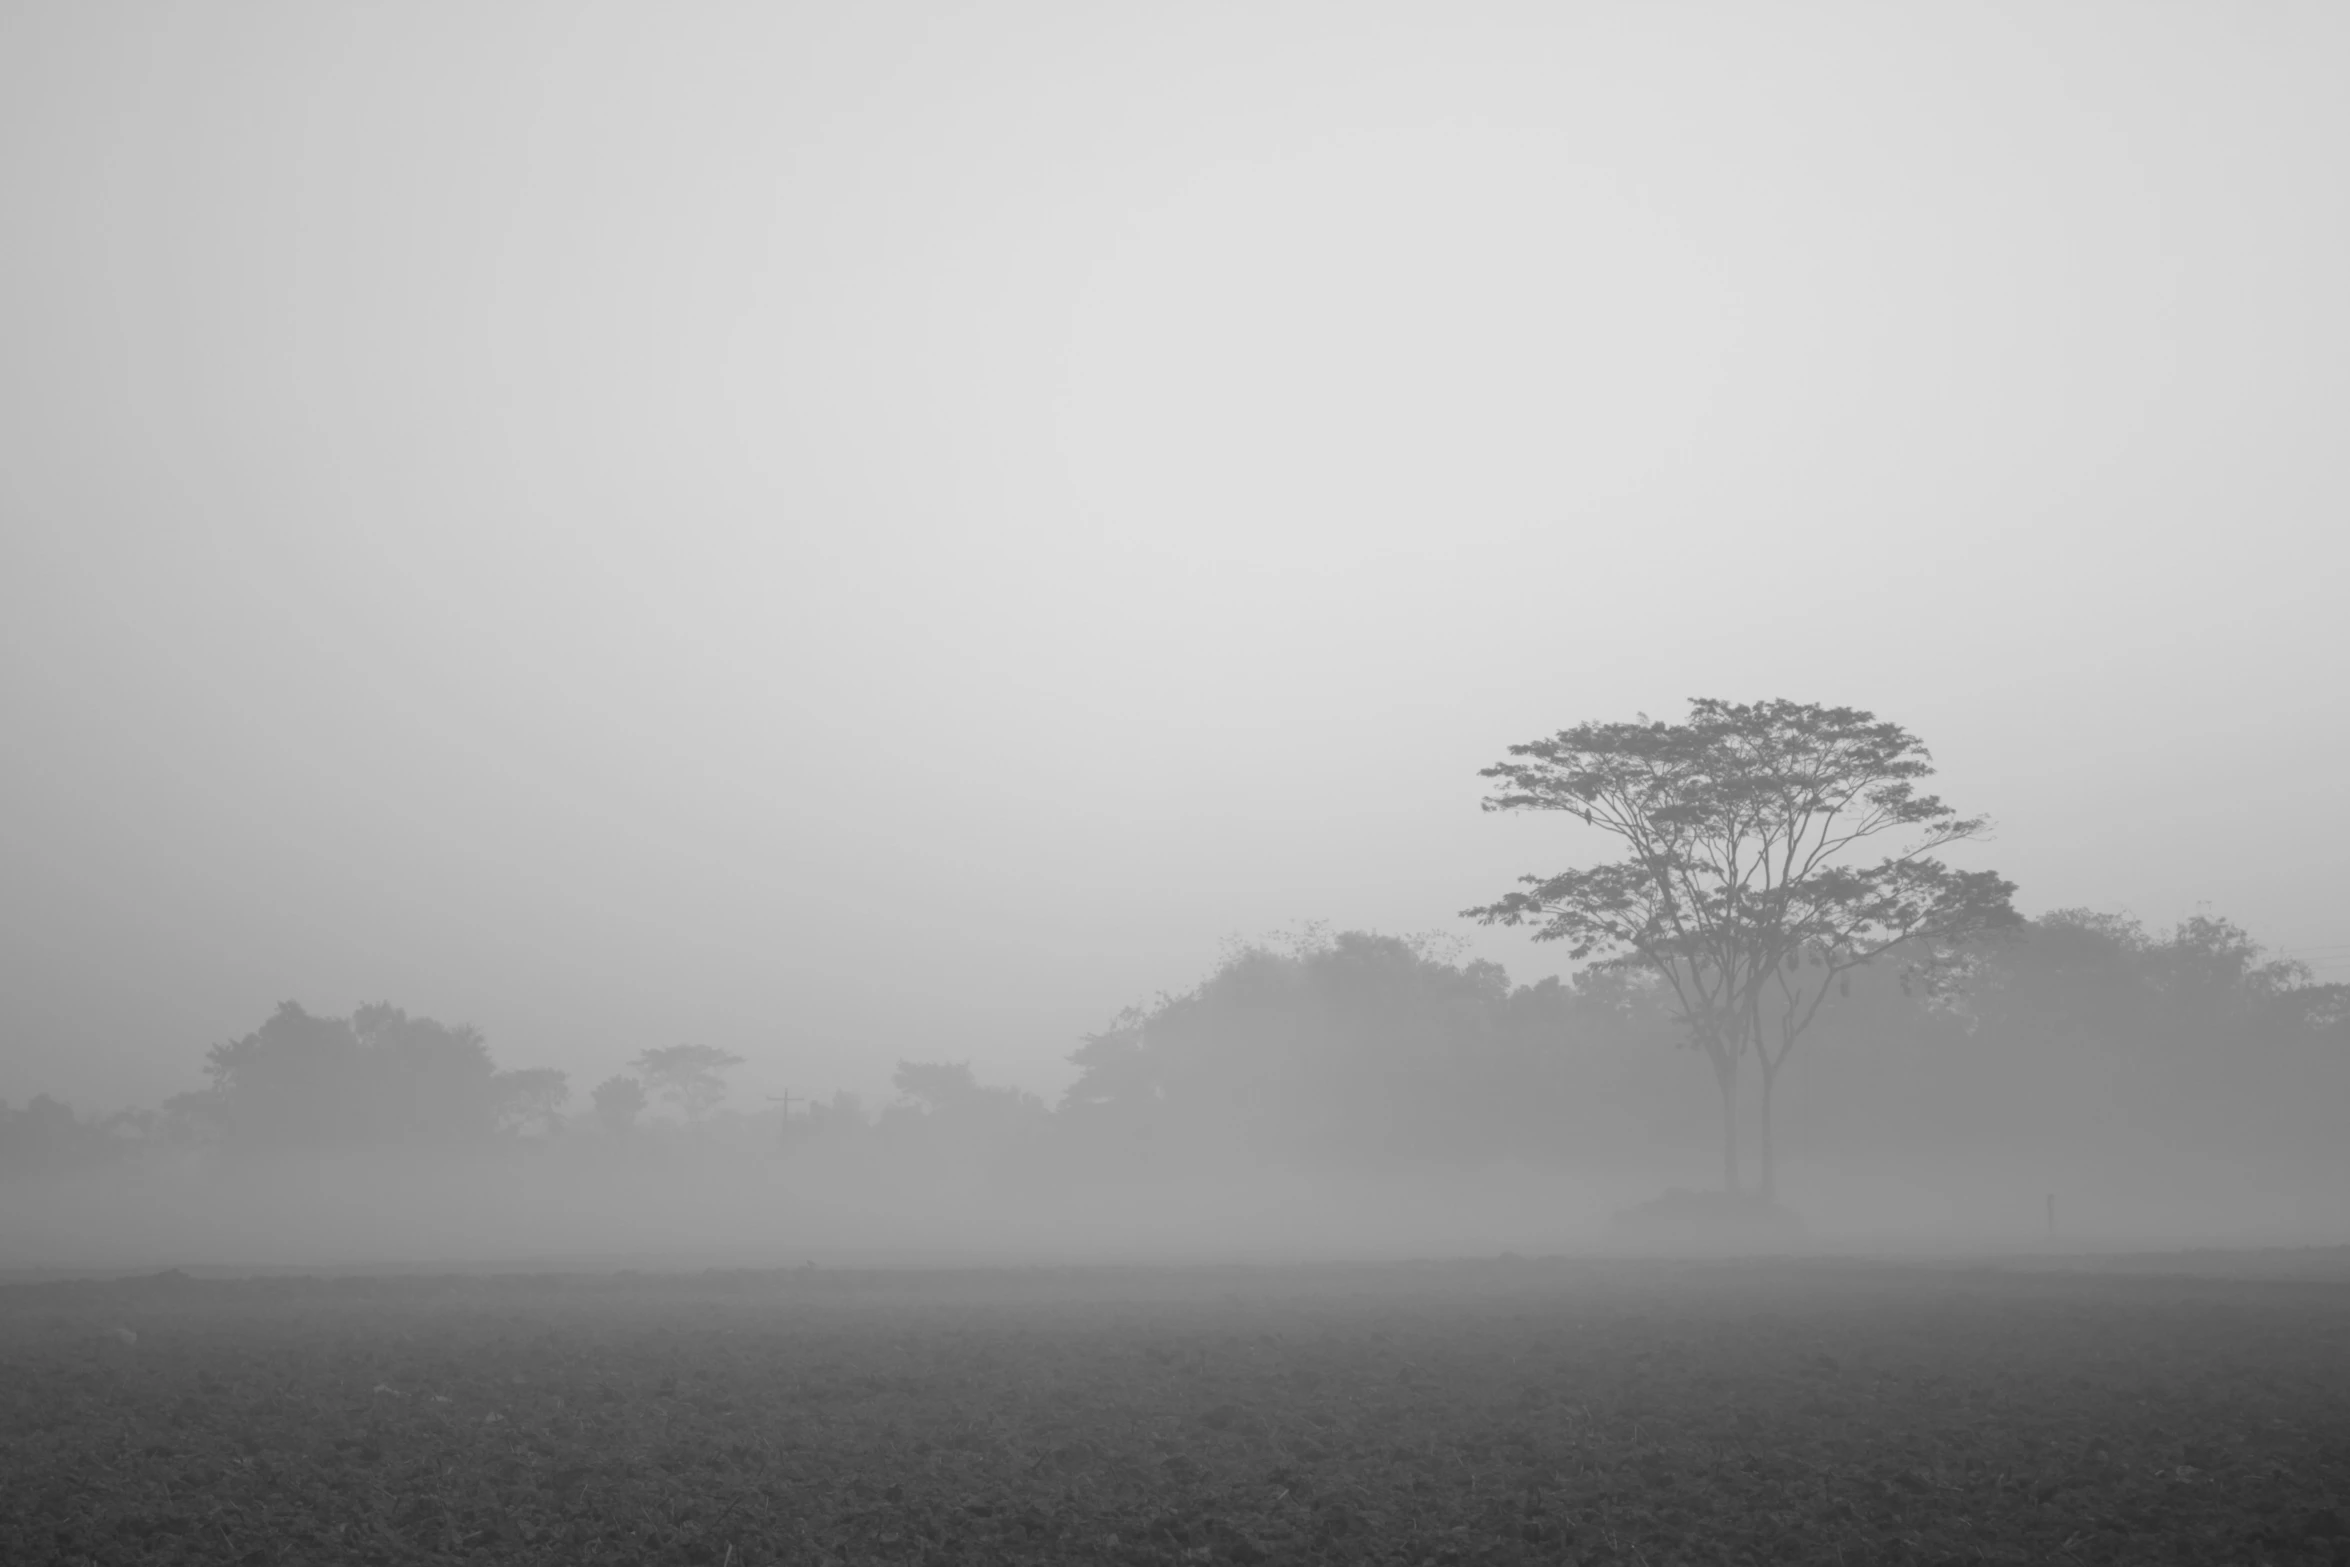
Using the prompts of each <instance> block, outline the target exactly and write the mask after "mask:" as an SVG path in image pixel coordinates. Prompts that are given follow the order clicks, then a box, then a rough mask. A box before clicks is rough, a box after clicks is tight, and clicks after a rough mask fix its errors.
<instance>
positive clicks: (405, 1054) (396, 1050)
mask: <svg viewBox="0 0 2350 1567" xmlns="http://www.w3.org/2000/svg"><path fill="white" fill-rule="evenodd" d="M204 1070H205V1075H206V1076H207V1077H208V1078H209V1079H210V1082H209V1085H208V1086H207V1087H206V1088H205V1089H204V1090H202V1091H201V1092H199V1093H196V1094H192V1095H181V1096H179V1097H177V1098H175V1099H174V1100H173V1101H171V1103H170V1104H169V1105H168V1106H167V1107H166V1112H167V1116H166V1120H167V1125H168V1126H169V1127H170V1128H171V1129H172V1130H173V1131H174V1132H175V1134H178V1133H198V1132H202V1131H205V1130H211V1131H213V1132H215V1133H216V1134H217V1135H218V1136H219V1137H220V1139H221V1140H222V1141H223V1142H225V1143H226V1144H228V1145H229V1146H231V1147H233V1148H238V1149H244V1150H263V1149H272V1148H276V1149H284V1148H329V1147H386V1146H389V1147H449V1146H457V1145H467V1144H479V1143H484V1142H487V1141H489V1140H490V1139H492V1138H493V1137H495V1136H496V1134H497V1132H498V1130H499V1127H500V1125H501V1124H502V1123H503V1122H504V1121H505V1120H507V1119H508V1118H509V1117H510V1115H511V1113H512V1111H513V1110H514V1108H515V1105H516V1101H515V1098H514V1095H515V1094H516V1092H517V1091H518V1085H519V1091H521V1092H523V1093H524V1094H525V1095H526V1096H527V1095H532V1094H535V1095H538V1096H541V1097H542V1098H543V1097H544V1095H545V1094H547V1093H548V1092H549V1091H550V1090H551V1089H552V1088H553V1087H554V1086H555V1084H556V1083H557V1082H559V1080H560V1078H561V1076H562V1074H560V1073H555V1074H553V1076H552V1078H550V1077H549V1075H548V1074H547V1073H545V1072H544V1071H531V1072H521V1073H500V1072H499V1071H498V1069H497V1064H496V1063H495V1062H494V1061H493V1060H492V1059H491V1058H490V1052H489V1046H488V1045H487V1044H486V1043H485V1042H484V1041H483V1039H482V1036H481V1032H480V1031H479V1030H478V1029H475V1028H471V1027H468V1026H465V1025H462V1024H458V1025H450V1024H445V1023H438V1022H435V1021H434V1020H433V1019H431V1018H428V1017H410V1016H409V1015H408V1014H407V1013H406V1012H403V1011H402V1010H400V1009H399V1008H398V1007H395V1006H389V1005H384V1004H380V1003H379V1004H377V1005H373V1006H364V1007H361V1008H359V1010H358V1011H356V1012H354V1013H352V1014H351V1016H350V1017H348V1018H336V1017H318V1016H314V1015H313V1014H311V1013H309V1012H307V1011H305V1010H303V1008H302V1007H301V1006H300V1004H298V1003H296V1002H292V1001H287V1002H282V1003H280V1004H279V1006H278V1009H277V1011H276V1012H275V1013H274V1014H272V1015H271V1017H270V1019H269V1021H267V1022H266V1023H264V1024H262V1025H261V1027H260V1028H258V1029H256V1030H254V1031H253V1032H252V1033H250V1034H247V1035H246V1036H245V1037H244V1038H242V1039H238V1040H233V1041H231V1042H229V1043H227V1044H222V1045H215V1046H213V1047H212V1049H211V1050H210V1051H208V1052H207V1053H206V1056H205V1065H204Z"/></svg>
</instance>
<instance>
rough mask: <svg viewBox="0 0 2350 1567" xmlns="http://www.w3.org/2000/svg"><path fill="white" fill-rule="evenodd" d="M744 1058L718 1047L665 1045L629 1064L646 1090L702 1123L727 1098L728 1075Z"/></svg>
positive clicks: (692, 1119) (688, 1117)
mask: <svg viewBox="0 0 2350 1567" xmlns="http://www.w3.org/2000/svg"><path fill="white" fill-rule="evenodd" d="M742 1064H743V1058H742V1057H741V1056H738V1055H736V1054H734V1053H733V1052H732V1051H728V1050H721V1049H719V1048H718V1047H717V1046H716V1045H663V1046H661V1047H659V1048H658V1049H653V1050H647V1051H645V1052H644V1053H643V1054H642V1055H639V1056H638V1057H637V1058H636V1059H635V1060H634V1061H631V1062H630V1063H629V1065H630V1066H632V1067H634V1068H636V1074H637V1076H638V1077H640V1078H642V1079H643V1080H644V1083H645V1086H646V1088H648V1089H649V1090H651V1091H652V1092H653V1093H655V1094H658V1095H659V1096H660V1097H662V1098H663V1099H666V1100H668V1101H669V1102H670V1103H671V1104H674V1105H676V1106H677V1107H678V1109H680V1110H682V1111H684V1112H685V1118H686V1119H687V1120H688V1121H699V1120H701V1119H702V1117H704V1116H706V1115H708V1114H709V1113H710V1112H711V1111H713V1110H715V1109H717V1108H718V1106H719V1104H720V1103H721V1102H722V1101H723V1100H724V1099H725V1098H726V1074H727V1073H728V1072H730V1071H732V1070H733V1069H734V1068H736V1067H738V1066H741V1065H742Z"/></svg>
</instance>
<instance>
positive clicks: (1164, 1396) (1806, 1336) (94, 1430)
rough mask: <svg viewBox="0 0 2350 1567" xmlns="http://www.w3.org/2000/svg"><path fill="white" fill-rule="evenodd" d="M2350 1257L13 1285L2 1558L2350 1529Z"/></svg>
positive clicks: (1836, 1548) (2207, 1544)
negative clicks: (2195, 1263)
mask: <svg viewBox="0 0 2350 1567" xmlns="http://www.w3.org/2000/svg"><path fill="white" fill-rule="evenodd" d="M2346 1514H2350V1281H2346V1280H2344V1279H2342V1278H2340V1277H2333V1278H2328V1277H2324V1276H2308V1277H2299V1278H2294V1277H2281V1276H2278V1277H2267V1278H2246V1277H2230V1276H2226V1274H2225V1272H2224V1271H2222V1270H2218V1269H2214V1268H2211V1267H2204V1268H2202V1269H2200V1270H2197V1269H2192V1268H2188V1267H2185V1266H2184V1265H2181V1266H2179V1267H2176V1268H2172V1269H2169V1270H2166V1269H2165V1268H2163V1267H2161V1266H2156V1265H2142V1266H2140V1267H2138V1268H2136V1269H2134V1270H2115V1269H2096V1270H2083V1269H2070V1270H2066V1269H2049V1268H2021V1267H2004V1268H2003V1267H1958V1266H1924V1265H1896V1264H1863V1263H1853V1262H1845V1263H1835V1262H1825V1261H1800V1262H1798V1261H1789V1262H1769V1263H1763V1262H1752V1263H1702V1264H1701V1263H1685V1264H1670V1263H1657V1262H1649V1263H1634V1262H1612V1263H1610V1262H1594V1261H1558V1262H1546V1261H1518V1260H1516V1259H1502V1260H1499V1261H1495V1262H1488V1263H1447V1264H1426V1265H1412V1266H1402V1265H1381V1266H1365V1267H1360V1268H1340V1267H1327V1266H1321V1267H1300V1268H1290V1269H1284V1268H1232V1269H1213V1268H1193V1269H1166V1270H1154V1269H1116V1268H1102V1269H1093V1270H1082V1271H1066V1272H1052V1271H1040V1270H1021V1271H1001V1272H984V1271H961V1272H918V1271H901V1272H882V1271H869V1272H851V1271H846V1270H839V1269H803V1270H800V1271H797V1272H792V1273H764V1274H697V1275H682V1276H679V1275H630V1274H622V1275H617V1276H615V1275H603V1276H594V1277H590V1276H575V1277H563V1276H540V1277H476V1278H447V1277H443V1278H373V1279H319V1278H307V1279H305V1278H284V1279H260V1280H209V1279H190V1278H185V1277H181V1276H178V1275H165V1276H162V1277H157V1278H148V1279H138V1280H116V1281H111V1282H98V1283H87V1282H85V1283H52V1284H38V1285H25V1284H20V1285H12V1286H8V1287H5V1288H0V1561H7V1562H25V1563H35V1562H49V1561H60V1562H83V1561H87V1562H101V1563H118V1562H120V1563H131V1562H148V1561H154V1562H237V1563H256V1564H257V1563H275V1562H284V1563H330V1562H345V1561H352V1562H386V1563H389V1562H411V1561H446V1560H459V1561H468V1560H469V1561H516V1562H548V1563H596V1562H610V1563H639V1562H643V1563H668V1562H676V1563H695V1564H700V1563H717V1564H734V1563H761V1562H805V1563H822V1562H906V1563H914V1562H1110V1563H1115V1562H1132V1563H1145V1562H1154V1563H1155V1562H1167V1563H1173V1562H1200V1563H1214V1562H1238V1563H1259V1562H1288V1561H1329V1562H1363V1563H1370V1562H1399V1563H1422V1562H1436V1563H1446V1564H1451V1563H1467V1562H1520V1561H1529V1562H1622V1563H1628V1564H1643V1567H1665V1564H1667V1563H1677V1562H1702V1563H1715V1562H1758V1563H1776V1562H1823V1563H1844V1564H1848V1567H1857V1564H1860V1563H1864V1562H1900V1561H1906V1562H1927V1563H1930V1562H1978V1561H1991V1562H2058V1563H2060V1562H2068V1561H2069V1562H2081V1563H2102V1562H2119V1561H2157V1562H2194V1563H2225V1562H2260V1561H2276V1562H2333V1563H2339V1562H2346V1561H2350V1537H2346V1533H2345V1515H2346Z"/></svg>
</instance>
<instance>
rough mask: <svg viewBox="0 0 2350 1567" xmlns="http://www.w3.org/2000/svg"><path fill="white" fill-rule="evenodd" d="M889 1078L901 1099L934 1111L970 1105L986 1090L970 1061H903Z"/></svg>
mask: <svg viewBox="0 0 2350 1567" xmlns="http://www.w3.org/2000/svg"><path fill="white" fill-rule="evenodd" d="M889 1081H890V1086H891V1087H893V1088H895V1089H896V1090H897V1091H898V1097H899V1098H901V1099H907V1100H911V1101H913V1102H914V1103H916V1104H918V1105H920V1106H922V1107H923V1109H925V1110H927V1111H932V1112H937V1111H946V1110H952V1109H955V1108H957V1107H959V1106H962V1105H966V1104H968V1103H970V1102H971V1101H972V1100H973V1099H975V1098H977V1097H978V1096H979V1094H980V1093H981V1092H982V1090H981V1089H980V1086H979V1079H978V1078H977V1077H975V1076H973V1075H972V1072H971V1063H970V1062H968V1061H900V1062H899V1063H898V1069H897V1070H896V1071H895V1072H892V1073H891V1074H890V1079H889Z"/></svg>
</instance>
